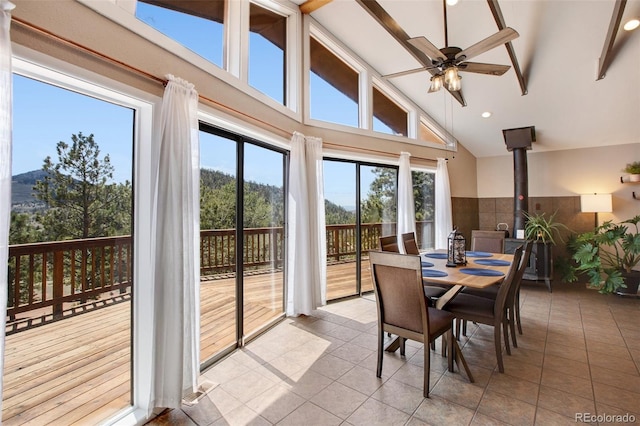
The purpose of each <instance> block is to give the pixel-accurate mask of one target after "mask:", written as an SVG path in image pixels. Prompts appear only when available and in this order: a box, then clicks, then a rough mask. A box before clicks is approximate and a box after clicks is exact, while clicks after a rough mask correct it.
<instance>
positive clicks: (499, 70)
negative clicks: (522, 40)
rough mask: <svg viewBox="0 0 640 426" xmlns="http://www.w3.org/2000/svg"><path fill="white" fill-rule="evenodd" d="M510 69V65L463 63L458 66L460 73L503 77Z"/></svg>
mask: <svg viewBox="0 0 640 426" xmlns="http://www.w3.org/2000/svg"><path fill="white" fill-rule="evenodd" d="M510 68H511V67H510V66H509V65H498V64H482V63H480V62H463V63H461V64H459V65H458V70H459V71H464V72H474V73H477V74H488V75H502V74H504V73H505V72H507V71H509V69H510Z"/></svg>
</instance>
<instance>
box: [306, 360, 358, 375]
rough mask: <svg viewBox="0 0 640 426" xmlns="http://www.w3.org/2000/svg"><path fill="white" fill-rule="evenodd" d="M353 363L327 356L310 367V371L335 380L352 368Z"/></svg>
mask: <svg viewBox="0 0 640 426" xmlns="http://www.w3.org/2000/svg"><path fill="white" fill-rule="evenodd" d="M354 365H355V364H354V363H352V362H349V361H346V360H344V359H342V358H338V357H336V356H333V355H331V354H327V355H324V356H322V357H321V358H319V359H318V360H317V361H316V362H314V363H313V364H312V365H311V370H313V371H315V372H316V373H320V374H323V375H325V376H327V377H329V378H330V379H333V380H336V379H338V378H340V376H342V375H343V374H344V373H346V372H347V371H349V370H351V369H352V368H353V367H354Z"/></svg>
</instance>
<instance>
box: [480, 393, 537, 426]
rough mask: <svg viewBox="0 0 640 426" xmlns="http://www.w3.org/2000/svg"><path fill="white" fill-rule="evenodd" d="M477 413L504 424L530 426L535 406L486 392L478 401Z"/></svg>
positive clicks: (533, 417)
mask: <svg viewBox="0 0 640 426" xmlns="http://www.w3.org/2000/svg"><path fill="white" fill-rule="evenodd" d="M478 411H479V412H480V413H482V414H484V415H487V416H490V417H493V418H495V419H498V420H500V421H503V422H505V423H509V424H516V425H532V424H533V422H534V419H535V414H536V406H535V405H532V404H527V403H526V402H523V401H520V400H517V399H514V398H509V397H507V396H505V395H502V394H500V393H497V392H492V391H490V390H488V391H487V392H485V394H484V396H483V397H482V400H481V401H480V405H479V406H478Z"/></svg>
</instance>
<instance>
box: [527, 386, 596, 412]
mask: <svg viewBox="0 0 640 426" xmlns="http://www.w3.org/2000/svg"><path fill="white" fill-rule="evenodd" d="M538 407H543V408H545V409H547V410H550V411H553V412H555V413H558V414H560V415H562V416H564V417H568V418H571V419H573V418H574V417H575V413H593V412H594V411H595V403H594V401H593V400H592V399H590V398H584V397H582V396H578V395H574V394H571V393H567V392H563V391H560V390H557V389H554V388H550V387H547V386H540V395H539V398H538Z"/></svg>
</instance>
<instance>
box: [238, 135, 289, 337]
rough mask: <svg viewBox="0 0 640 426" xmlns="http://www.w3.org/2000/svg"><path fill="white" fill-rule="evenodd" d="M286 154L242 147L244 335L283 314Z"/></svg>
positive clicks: (252, 147) (255, 146)
mask: <svg viewBox="0 0 640 426" xmlns="http://www.w3.org/2000/svg"><path fill="white" fill-rule="evenodd" d="M284 165H285V156H284V154H283V153H280V152H277V151H273V150H270V149H267V148H263V147H260V146H257V145H253V144H250V143H245V144H244V169H243V170H244V186H243V189H244V195H243V200H244V201H243V204H244V205H243V223H244V226H243V234H244V237H243V294H244V298H243V300H244V301H243V308H244V315H243V321H244V327H243V331H244V333H243V334H244V335H248V334H250V333H252V332H255V331H258V330H260V329H261V328H262V327H263V326H265V325H267V324H268V323H269V322H270V321H272V320H273V319H275V318H277V317H278V316H280V315H282V314H283V312H284V274H283V267H284V261H285V259H284V254H285V249H284V247H285V240H284V211H285V210H284Z"/></svg>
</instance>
